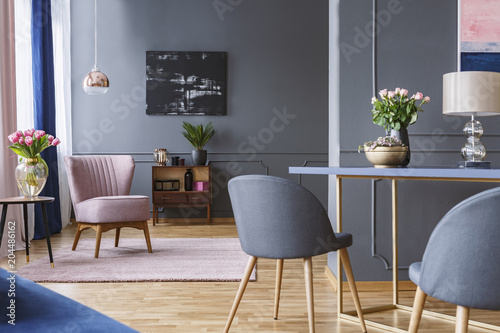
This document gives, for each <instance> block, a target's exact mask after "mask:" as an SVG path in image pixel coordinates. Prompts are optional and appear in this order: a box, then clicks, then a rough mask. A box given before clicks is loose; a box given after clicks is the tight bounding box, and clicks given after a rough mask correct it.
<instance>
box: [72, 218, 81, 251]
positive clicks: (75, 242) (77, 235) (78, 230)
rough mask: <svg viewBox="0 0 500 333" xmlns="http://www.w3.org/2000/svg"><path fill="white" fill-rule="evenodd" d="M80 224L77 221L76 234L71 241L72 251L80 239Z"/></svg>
mask: <svg viewBox="0 0 500 333" xmlns="http://www.w3.org/2000/svg"><path fill="white" fill-rule="evenodd" d="M82 230H83V229H82V225H81V224H80V223H78V227H77V228H76V235H75V240H74V241H73V248H72V249H71V250H72V251H75V250H76V246H77V245H78V241H79V240H80V235H81V234H82Z"/></svg>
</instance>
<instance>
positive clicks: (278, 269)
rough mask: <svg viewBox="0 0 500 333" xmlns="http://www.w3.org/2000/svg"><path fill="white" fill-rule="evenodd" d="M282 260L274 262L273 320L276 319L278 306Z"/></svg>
mask: <svg viewBox="0 0 500 333" xmlns="http://www.w3.org/2000/svg"><path fill="white" fill-rule="evenodd" d="M284 261H285V260H284V259H278V260H277V261H276V287H275V289H274V319H275V320H276V319H278V309H279V306H280V293H281V278H282V276H283V263H284Z"/></svg>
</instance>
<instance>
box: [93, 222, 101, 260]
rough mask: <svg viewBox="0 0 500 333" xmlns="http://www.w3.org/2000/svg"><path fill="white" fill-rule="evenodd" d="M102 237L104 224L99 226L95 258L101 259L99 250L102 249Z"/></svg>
mask: <svg viewBox="0 0 500 333" xmlns="http://www.w3.org/2000/svg"><path fill="white" fill-rule="evenodd" d="M101 237H102V224H98V225H97V234H96V236H95V255H94V258H98V257H99V248H100V247H101Z"/></svg>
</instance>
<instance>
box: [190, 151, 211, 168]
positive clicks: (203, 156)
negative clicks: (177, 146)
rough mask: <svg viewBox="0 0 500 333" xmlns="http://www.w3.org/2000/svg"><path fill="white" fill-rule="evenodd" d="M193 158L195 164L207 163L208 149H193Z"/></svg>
mask: <svg viewBox="0 0 500 333" xmlns="http://www.w3.org/2000/svg"><path fill="white" fill-rule="evenodd" d="M191 158H192V159H193V165H205V164H207V151H206V150H193V151H192V152H191Z"/></svg>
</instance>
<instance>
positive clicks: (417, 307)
mask: <svg viewBox="0 0 500 333" xmlns="http://www.w3.org/2000/svg"><path fill="white" fill-rule="evenodd" d="M426 299H427V294H426V293H424V292H423V291H422V289H420V287H418V288H417V292H416V293H415V300H414V301H413V310H412V312H411V320H410V327H409V328H408V333H417V332H418V326H419V325H420V319H422V311H423V310H424V304H425V300H426Z"/></svg>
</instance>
